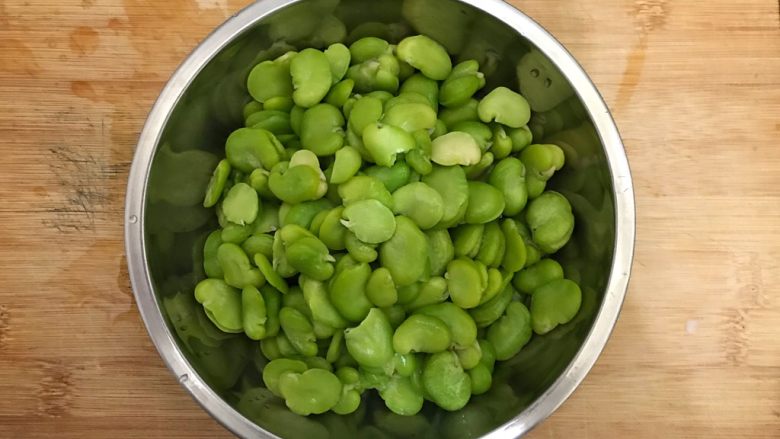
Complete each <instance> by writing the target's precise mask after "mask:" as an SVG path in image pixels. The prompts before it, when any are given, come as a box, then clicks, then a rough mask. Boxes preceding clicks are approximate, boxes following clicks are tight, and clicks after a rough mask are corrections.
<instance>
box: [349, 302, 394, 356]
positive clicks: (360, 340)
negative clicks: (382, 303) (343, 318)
mask: <svg viewBox="0 0 780 439" xmlns="http://www.w3.org/2000/svg"><path fill="white" fill-rule="evenodd" d="M344 339H345V340H346V342H347V350H348V351H349V353H350V355H352V357H353V358H354V359H355V361H357V362H358V364H360V366H361V367H367V368H375V369H381V368H383V367H385V366H387V364H389V363H392V361H393V356H394V355H395V352H394V351H393V330H392V328H391V327H390V322H389V321H388V320H387V317H386V316H385V314H384V313H383V312H382V311H381V310H380V309H379V308H371V310H370V311H369V313H368V315H367V316H366V318H365V319H364V320H363V321H362V322H361V323H360V324H359V325H358V326H357V327H355V328H352V329H347V330H345V331H344Z"/></svg>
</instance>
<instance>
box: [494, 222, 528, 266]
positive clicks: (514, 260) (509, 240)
mask: <svg viewBox="0 0 780 439" xmlns="http://www.w3.org/2000/svg"><path fill="white" fill-rule="evenodd" d="M501 230H502V231H503V232H504V239H506V251H505V252H504V258H503V260H502V261H501V266H502V267H503V268H504V269H505V270H507V271H509V272H510V273H516V272H518V271H520V270H522V269H523V267H525V264H526V261H527V258H528V253H527V250H526V245H525V239H524V238H523V235H521V234H520V230H519V226H518V224H517V221H515V220H513V219H511V218H507V219H505V220H504V222H502V223H501Z"/></svg>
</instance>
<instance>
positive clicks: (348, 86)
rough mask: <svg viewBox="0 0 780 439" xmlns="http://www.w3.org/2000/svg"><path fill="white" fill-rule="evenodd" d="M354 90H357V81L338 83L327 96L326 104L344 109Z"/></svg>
mask: <svg viewBox="0 0 780 439" xmlns="http://www.w3.org/2000/svg"><path fill="white" fill-rule="evenodd" d="M353 88H355V81H353V80H351V79H349V78H347V79H345V80H343V81H341V82H339V83H337V84H336V85H334V86H333V88H331V89H330V91H329V92H328V95H327V96H325V103H327V104H329V105H333V106H334V107H338V108H341V107H343V106H344V104H346V103H347V100H348V99H349V97H350V96H351V95H352V89H353Z"/></svg>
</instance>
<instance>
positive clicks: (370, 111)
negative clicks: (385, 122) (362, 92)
mask: <svg viewBox="0 0 780 439" xmlns="http://www.w3.org/2000/svg"><path fill="white" fill-rule="evenodd" d="M382 112H383V110H382V101H381V100H380V99H378V98H375V97H372V96H363V97H361V98H359V99H358V100H357V101H355V104H354V105H353V106H352V110H351V111H350V113H349V121H348V122H347V126H348V128H349V129H350V130H351V131H352V132H353V133H355V134H358V135H361V136H362V135H363V130H365V129H366V127H367V126H369V125H371V124H372V123H376V122H377V121H378V120H379V119H380V118H381V117H382Z"/></svg>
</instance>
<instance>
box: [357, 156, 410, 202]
mask: <svg viewBox="0 0 780 439" xmlns="http://www.w3.org/2000/svg"><path fill="white" fill-rule="evenodd" d="M413 151H414V150H412V151H410V153H411V152H413ZM407 156H408V154H407ZM363 173H364V174H366V175H367V176H369V177H374V178H376V179H377V180H379V181H381V182H382V184H384V185H385V187H386V188H387V190H388V191H389V192H395V191H396V190H397V189H398V188H400V187H401V186H403V185H405V184H407V183H408V182H409V177H410V175H411V169H409V165H407V164H406V163H405V162H403V161H398V162H395V164H394V165H393V166H391V167H389V168H388V167H385V166H371V167H368V168H366V169H364V170H363Z"/></svg>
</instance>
